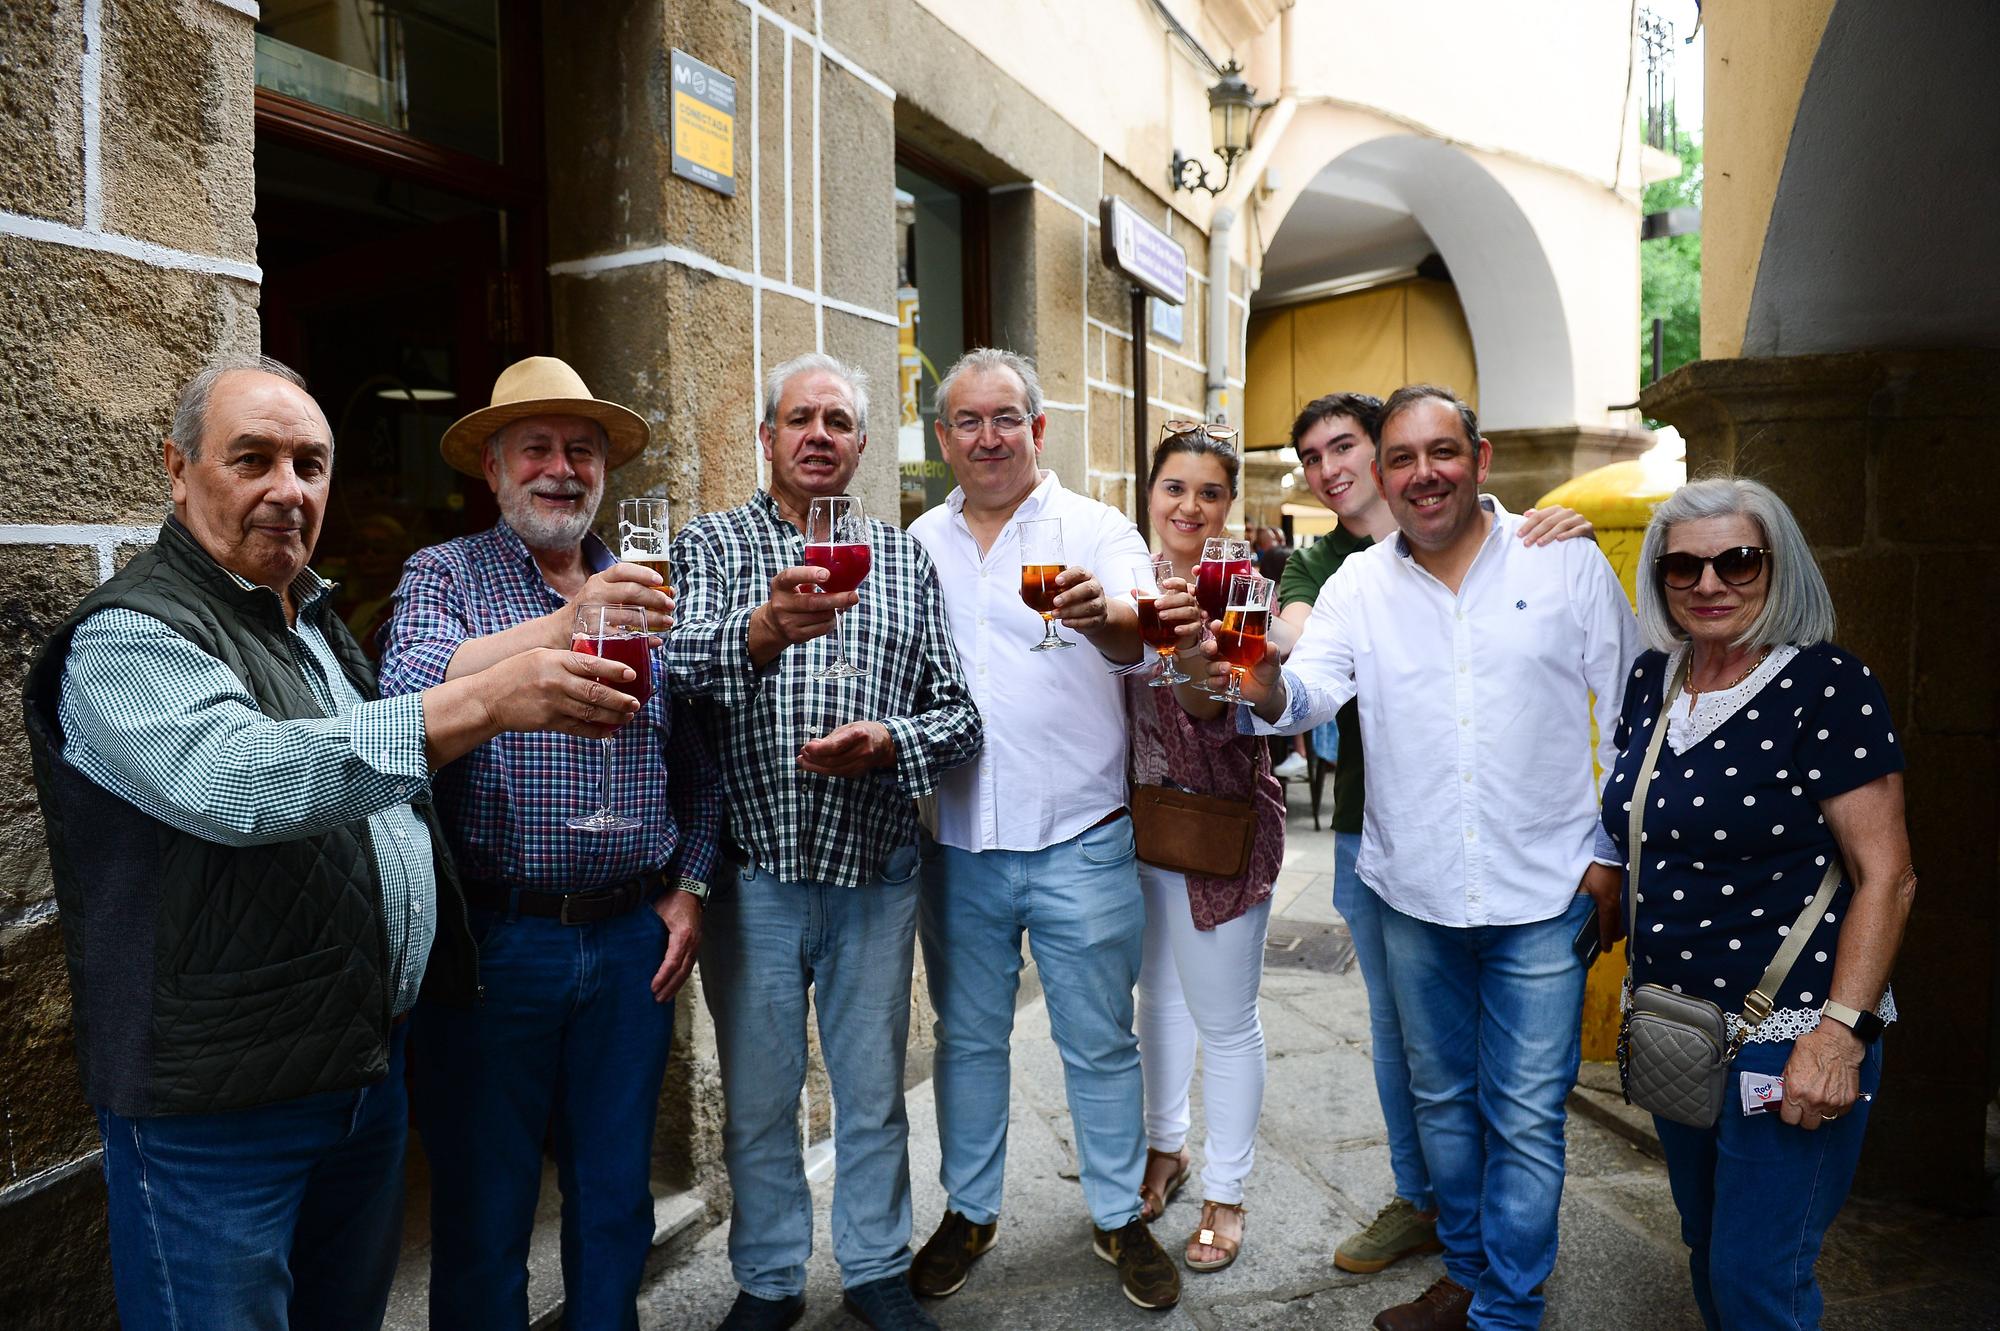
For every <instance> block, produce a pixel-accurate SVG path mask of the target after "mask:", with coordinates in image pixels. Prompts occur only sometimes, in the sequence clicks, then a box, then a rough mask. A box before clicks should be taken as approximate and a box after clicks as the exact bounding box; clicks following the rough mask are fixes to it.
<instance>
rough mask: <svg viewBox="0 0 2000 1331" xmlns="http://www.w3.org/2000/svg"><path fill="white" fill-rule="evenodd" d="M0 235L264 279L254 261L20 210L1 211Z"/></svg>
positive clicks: (183, 268)
mask: <svg viewBox="0 0 2000 1331" xmlns="http://www.w3.org/2000/svg"><path fill="white" fill-rule="evenodd" d="M0 236H19V237H21V238H22V239H23V240H39V241H44V242H46V243H48V244H51V245H68V246H70V247H71V248H73V249H79V250H95V251H97V252H98V253H100V254H115V255H117V256H118V257H119V258H121V259H131V260H134V261H135V262H138V263H143V264H146V265H148V266H149V267H153V268H168V269H174V270H178V271H182V272H192V273H207V274H209V275H210V276H211V277H234V278H237V279H238V280H240V281H244V282H256V283H261V282H263V280H264V272H263V270H262V269H261V268H259V267H258V266H257V265H256V264H254V263H239V262H237V261H236V260H235V259H218V258H216V257H215V256H214V255H211V254H189V253H188V252H187V251H186V250H175V249H168V248H167V247H166V246H165V245H155V244H154V243H153V242H152V241H150V240H139V239H137V238H136V237H133V236H121V235H119V234H118V233H117V232H115V231H85V230H81V229H79V228H77V227H73V226H70V225H68V224H66V223H63V222H51V221H49V220H47V219H46V218H41V217H27V216H24V215H23V214H21V213H10V212H4V211H0Z"/></svg>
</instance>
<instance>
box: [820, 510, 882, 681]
mask: <svg viewBox="0 0 2000 1331" xmlns="http://www.w3.org/2000/svg"><path fill="white" fill-rule="evenodd" d="M873 562H874V557H873V555H872V554H871V553H870V547H869V544H868V515H867V514H866V513H864V512H863V511H862V508H861V501H860V500H859V499H857V498H856V497H854V496H853V495H826V496H822V497H821V498H818V499H815V500H813V501H812V507H811V508H809V509H807V510H806V563H808V564H812V565H814V566H816V567H818V568H823V569H825V570H826V572H827V578H826V581H825V582H823V583H821V584H820V585H819V589H820V590H821V591H823V592H836V593H838V592H851V591H853V590H854V589H855V588H857V587H859V586H860V585H861V581H862V579H864V578H866V577H867V576H868V570H869V567H870V566H871V565H872V564H873ZM846 617H847V612H846V611H840V612H838V613H837V614H835V615H834V617H833V660H832V661H831V662H829V663H828V664H827V665H825V666H824V667H822V668H821V669H819V670H816V671H814V672H813V678H814V679H852V678H854V677H855V676H856V675H860V674H863V673H865V672H864V671H863V670H862V669H861V667H860V666H857V665H855V664H854V663H853V662H851V661H849V660H848V659H847V640H846V638H845V636H844V635H843V633H842V630H841V621H842V620H844V619H845V618H846Z"/></svg>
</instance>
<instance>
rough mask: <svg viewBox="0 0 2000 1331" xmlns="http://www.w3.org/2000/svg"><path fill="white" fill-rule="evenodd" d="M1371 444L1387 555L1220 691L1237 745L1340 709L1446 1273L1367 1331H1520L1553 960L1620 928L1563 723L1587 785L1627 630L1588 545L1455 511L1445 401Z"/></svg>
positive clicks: (1554, 1115) (1479, 457) (1363, 559)
mask: <svg viewBox="0 0 2000 1331" xmlns="http://www.w3.org/2000/svg"><path fill="white" fill-rule="evenodd" d="M1370 432H1371V433H1372V434H1373V435H1374V437H1375V442H1376V458H1375V463H1374V471H1375V478H1376V481H1377V483H1378V484H1379V485H1380V487H1381V490H1382V495H1383V497H1384V498H1385V499H1386V500H1387V501H1388V503H1389V509H1390V511H1391V513H1392V514H1393V515H1394V516H1395V519H1396V523H1397V526H1398V527H1399V528H1400V531H1399V532H1398V533H1397V534H1396V535H1395V536H1393V537H1392V538H1390V539H1388V540H1384V541H1382V542H1380V543H1378V544H1376V545H1374V546H1371V547H1370V548H1368V549H1367V550H1364V551H1361V552H1359V553H1357V554H1355V555H1352V556H1350V557H1349V558H1348V559H1347V560H1346V561H1345V562H1344V563H1343V564H1342V565H1341V567H1340V569H1339V571H1338V572H1337V573H1335V574H1334V576H1333V577H1332V579H1330V580H1329V581H1328V583H1327V584H1326V586H1325V587H1324V588H1323V589H1322V590H1321V592H1320V595H1319V599H1318V601H1317V602H1316V603H1315V604H1314V606H1313V611H1312V615H1311V617H1310V618H1309V619H1308V620H1307V621H1306V625H1305V629H1304V632H1303V634H1302V635H1301V637H1300V639H1299V641H1298V643H1297V645H1296V646H1295V647H1294V648H1293V650H1292V655H1291V657H1290V659H1289V660H1288V661H1286V662H1285V663H1284V665H1283V667H1282V669H1281V668H1280V666H1279V664H1278V662H1277V660H1276V659H1275V657H1272V658H1269V659H1267V660H1266V661H1265V662H1264V663H1263V664H1261V665H1259V666H1258V667H1257V668H1256V669H1254V670H1253V671H1251V672H1250V678H1249V680H1248V681H1247V682H1246V683H1245V685H1244V688H1243V692H1244V695H1245V696H1246V697H1249V698H1252V699H1253V700H1254V713H1255V717H1256V722H1257V724H1256V726H1255V729H1256V730H1258V731H1259V732H1261V733H1282V734H1294V733H1297V732H1298V731H1301V730H1305V729H1308V728H1310V727H1311V726H1314V725H1317V724H1319V723H1321V722H1323V721H1326V720H1328V719H1330V718H1331V717H1332V716H1333V715H1334V713H1335V712H1337V711H1338V710H1339V709H1340V707H1341V705H1342V704H1344V703H1345V702H1346V701H1347V700H1348V699H1349V698H1357V699H1358V705H1359V707H1360V711H1361V731H1362V735H1363V737H1364V739H1365V742H1366V744H1367V749H1368V766H1367V771H1366V777H1365V780H1366V787H1367V790H1366V793H1367V803H1366V809H1365V812H1364V823H1363V829H1362V838H1361V855H1360V862H1359V864H1358V866H1357V867H1358V872H1359V875H1360V877H1361V879H1362V881H1363V882H1364V883H1366V884H1367V885H1368V886H1369V887H1371V888H1373V889H1374V890H1375V892H1376V893H1377V894H1378V895H1379V896H1380V897H1381V898H1382V900H1383V902H1384V903H1385V904H1386V906H1387V907H1388V908H1389V909H1388V910H1386V911H1385V912H1384V919H1383V921H1382V931H1383V939H1384V944H1385V948H1386V952H1387V955H1388V961H1389V966H1388V969H1389V979H1390V984H1391V986H1392V988H1393V990H1394V992H1395V996H1396V1006H1397V1011H1398V1014H1399V1015H1400V1017H1401V1019H1402V1024H1403V1039H1404V1047H1405V1051H1406V1053H1407V1055H1408V1058H1409V1065H1410V1086H1411V1091H1412V1093H1413V1095H1414V1097H1415V1100H1416V1114H1417V1131H1418V1136H1419V1138H1420V1140H1421V1142H1422V1145H1423V1154H1424V1161H1425V1164H1426V1166H1427V1167H1428V1169H1429V1171H1430V1175H1431V1183H1432V1186H1433V1187H1434V1189H1435V1190H1436V1194H1437V1203H1438V1221H1437V1234H1438V1239H1439V1240H1440V1241H1441V1242H1442V1243H1443V1245H1444V1249H1445V1257H1444V1261H1445V1271H1446V1275H1445V1277H1444V1278H1443V1279H1441V1280H1439V1281H1437V1282H1436V1283H1435V1284H1433V1285H1432V1286H1431V1287H1430V1289H1428V1290H1426V1291H1425V1292H1424V1293H1423V1294H1422V1295H1421V1296H1420V1297H1419V1298H1417V1299H1416V1300H1414V1301H1412V1302H1410V1303H1405V1304H1398V1305H1396V1306H1395V1307H1391V1308H1387V1309H1384V1310H1383V1311H1382V1312H1381V1313H1380V1314H1379V1315H1377V1317H1376V1318H1375V1326H1376V1327H1377V1328H1378V1331H1457V1329H1458V1328H1462V1327H1466V1326H1477V1327H1482V1328H1484V1327H1533V1326H1537V1325H1539V1324H1540V1321H1541V1315H1542V1306H1543V1305H1542V1298H1541V1296H1540V1294H1538V1293H1536V1292H1535V1291H1536V1289H1537V1287H1538V1286H1539V1285H1540V1284H1541V1282H1542V1281H1543V1280H1544V1279H1546V1278H1547V1276H1548V1274H1549V1272H1550V1270H1551V1269H1553V1267H1554V1265H1555V1256H1556V1215H1557V1208H1558V1206H1559V1204H1560V1202H1561V1200H1562V1182H1563V1119H1564V1113H1563V1105H1564V1099H1565V1097H1566V1096H1567V1095H1568V1093H1569V1088H1570V1086H1571V1085H1572V1084H1573V1083H1574V1082H1575V1080H1576V1072H1577V1064H1578V1060H1579V1057H1580V1053H1581V1047H1580V1038H1579V1028H1580V1018H1581V1010H1582V1005H1583V988H1584V975H1585V966H1584V964H1583V963H1582V961H1581V960H1580V959H1579V957H1578V955H1577V953H1576V951H1575V949H1574V946H1573V942H1574V939H1575V938H1576V937H1577V935H1578V933H1579V930H1580V929H1582V928H1583V927H1584V926H1585V924H1586V922H1587V921H1588V920H1589V919H1590V917H1591V915H1592V913H1593V911H1594V912H1595V913H1596V917H1597V924H1598V930H1599V934H1600V938H1601V940H1602V942H1603V943H1604V944H1605V945H1609V943H1610V942H1611V941H1613V940H1614V939H1615V937H1616V935H1617V932H1618V931H1619V923H1620V922H1619V893H1620V877H1619V874H1618V873H1617V871H1616V870H1614V869H1611V868H1609V867H1608V866H1606V865H1603V864H1598V863H1595V862H1593V860H1592V854H1591V853H1592V848H1593V844H1594V830H1595V823H1596V818H1597V782H1596V778H1595V777H1594V775H1593V773H1592V769H1591V743H1590V709H1589V708H1588V707H1587V706H1586V698H1587V696H1588V695H1589V694H1592V693H1594V694H1595V695H1596V697H1595V708H1596V713H1597V723H1598V730H1599V746H1598V747H1599V760H1600V762H1601V763H1602V765H1603V767H1604V769H1605V770H1606V771H1609V770H1610V767H1611V759H1612V758H1613V757H1615V756H1616V755H1615V753H1613V752H1612V751H1611V749H1610V747H1609V746H1610V738H1611V734H1612V731H1613V729H1614V728H1615V723H1616V721H1617V708H1618V705H1619V700H1620V698H1621V697H1622V696H1623V684H1624V674H1625V671H1626V670H1627V669H1629V668H1630V666H1631V662H1632V658H1633V657H1634V655H1635V654H1636V651H1637V640H1636V627H1635V623H1634V620H1633V617H1632V609H1631V606H1630V604H1629V603H1628V602H1627V601H1626V599H1625V593H1624V590H1623V589H1622V588H1621V587H1620V586H1619V585H1618V579H1617V575H1616V574H1614V573H1613V572H1612V570H1611V565H1610V563H1609V561H1607V560H1606V559H1605V558H1604V555H1603V553H1602V552H1601V551H1599V550H1598V549H1597V547H1596V546H1595V545H1594V544H1592V543H1590V542H1586V541H1563V542H1559V543H1557V544H1554V545H1546V546H1532V547H1531V546H1528V545H1525V544H1523V543H1522V542H1520V541H1518V540H1515V539H1513V537H1514V534H1515V532H1516V530H1517V529H1518V527H1519V525H1520V523H1521V519H1520V518H1519V517H1517V516H1515V515H1513V514H1510V513H1508V512H1506V511H1505V510H1504V509H1502V508H1501V507H1500V506H1499V504H1497V503H1495V502H1494V501H1493V500H1491V499H1489V498H1485V497H1483V496H1481V495H1480V494H1479V492H1478V485H1479V483H1480V482H1481V481H1483V480H1485V479H1486V472H1487V467H1488V465H1489V464H1490V462H1491V459H1492V445H1491V444H1490V443H1488V442H1487V441H1486V440H1485V439H1482V438H1481V437H1480V435H1479V424H1478V420H1477V418H1476V417H1475V416H1474V414H1473V412H1472V410H1471V408H1469V407H1467V406H1466V405H1465V404H1464V403H1463V402H1460V401H1459V400H1458V399H1457V397H1455V396H1454V395H1453V394H1452V393H1451V392H1450V391H1449V390H1448V389H1442V388H1436V387H1433V386H1431V385H1427V384H1412V385H1408V386H1406V387H1404V388H1400V389H1398V390H1397V391H1396V392H1395V393H1394V394H1393V395H1392V396H1391V397H1390V398H1389V400H1388V401H1387V402H1386V403H1384V404H1383V406H1382V410H1381V412H1380V414H1379V415H1378V416H1377V417H1376V420H1375V423H1374V425H1373V426H1372V428H1371V431H1370ZM1215 673H1216V675H1217V676H1218V677H1219V676H1220V674H1221V670H1220V669H1217V670H1216V671H1215Z"/></svg>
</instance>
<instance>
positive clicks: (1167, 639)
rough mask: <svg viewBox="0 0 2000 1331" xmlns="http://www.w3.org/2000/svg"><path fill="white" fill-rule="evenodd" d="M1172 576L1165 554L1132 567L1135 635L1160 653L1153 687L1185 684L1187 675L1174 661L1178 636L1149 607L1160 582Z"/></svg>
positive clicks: (1163, 687) (1170, 686)
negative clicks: (1136, 613) (1136, 627)
mask: <svg viewBox="0 0 2000 1331" xmlns="http://www.w3.org/2000/svg"><path fill="white" fill-rule="evenodd" d="M1173 576H1174V561H1173V560H1171V559H1168V558H1167V557H1166V556H1165V555H1161V556H1160V557H1159V558H1157V559H1154V560H1151V561H1150V562H1148V563H1144V564H1134V565H1133V566H1132V599H1133V600H1134V601H1135V602H1137V603H1138V606H1139V637H1140V639H1141V640H1142V641H1143V642H1144V643H1145V644H1146V645H1147V646H1148V647H1151V648H1152V649H1153V650H1154V651H1156V652H1158V653H1159V654H1160V668H1159V670H1158V671H1156V672H1155V673H1154V675H1153V679H1152V687H1154V688H1156V689H1170V688H1172V687H1173V686H1174V685H1176V684H1185V683H1187V682H1188V679H1189V678H1190V677H1189V676H1187V675H1183V674H1182V673H1181V672H1180V668H1179V667H1178V666H1176V665H1175V664H1174V653H1175V652H1176V651H1177V650H1178V649H1179V644H1180V635H1179V634H1178V633H1176V632H1174V626H1173V625H1172V624H1162V623H1161V622H1160V612H1159V611H1158V610H1155V609H1154V608H1153V598H1154V597H1156V596H1158V595H1159V592H1160V584H1161V583H1162V582H1164V581H1166V580H1167V579H1168V578H1171V577H1173Z"/></svg>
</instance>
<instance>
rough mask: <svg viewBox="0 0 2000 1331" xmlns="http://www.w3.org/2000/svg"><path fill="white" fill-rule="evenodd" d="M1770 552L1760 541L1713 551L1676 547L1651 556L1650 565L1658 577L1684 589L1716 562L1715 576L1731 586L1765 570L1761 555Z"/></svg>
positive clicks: (1675, 587) (1680, 590)
mask: <svg viewBox="0 0 2000 1331" xmlns="http://www.w3.org/2000/svg"><path fill="white" fill-rule="evenodd" d="M1770 553H1771V552H1770V551H1769V550H1767V549H1765V548H1764V547H1763V546H1761V545H1738V546H1734V547H1732V548H1730V549H1728V550H1718V551H1716V552H1715V553H1714V554H1712V555H1694V554H1689V553H1687V552H1686V551H1684V550H1677V551H1674V552H1673V553H1671V554H1664V555H1660V556H1659V557H1658V558H1656V559H1654V560H1653V567H1654V568H1656V569H1658V570H1659V573H1660V581H1661V582H1663V583H1665V584H1666V585H1667V586H1669V587H1671V588H1673V589H1674V590H1675V591H1677V592H1684V591H1687V590H1688V589H1689V588H1691V587H1693V586H1694V585H1695V584H1696V583H1698V582H1700V581H1701V571H1702V570H1703V569H1704V568H1706V567H1708V566H1709V565H1710V564H1713V565H1715V576H1716V577H1718V578H1721V579H1722V580H1723V581H1724V582H1726V583H1728V584H1729V585H1730V586H1731V587H1741V586H1742V585H1743V584H1744V583H1746V582H1755V581H1756V580H1757V575H1758V574H1759V573H1762V572H1763V571H1764V556H1766V555H1768V554H1770Z"/></svg>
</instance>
